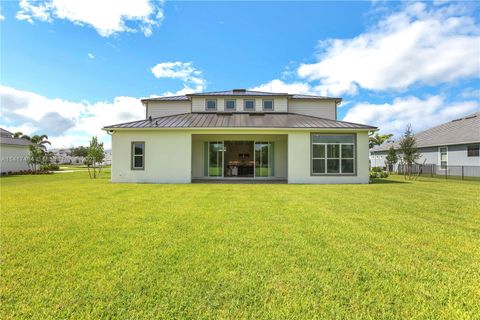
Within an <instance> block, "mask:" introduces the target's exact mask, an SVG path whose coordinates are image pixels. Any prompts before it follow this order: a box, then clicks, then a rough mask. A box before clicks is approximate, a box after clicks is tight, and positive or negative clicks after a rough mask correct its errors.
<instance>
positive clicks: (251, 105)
mask: <svg viewBox="0 0 480 320" xmlns="http://www.w3.org/2000/svg"><path fill="white" fill-rule="evenodd" d="M243 109H244V110H246V111H255V100H254V99H246V100H243Z"/></svg>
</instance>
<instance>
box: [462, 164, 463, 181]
mask: <svg viewBox="0 0 480 320" xmlns="http://www.w3.org/2000/svg"><path fill="white" fill-rule="evenodd" d="M462 180H463V166H462Z"/></svg>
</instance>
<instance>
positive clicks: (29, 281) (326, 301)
mask: <svg viewBox="0 0 480 320" xmlns="http://www.w3.org/2000/svg"><path fill="white" fill-rule="evenodd" d="M0 183H1V191H0V192H1V225H0V228H1V261H2V262H1V277H0V290H1V291H0V293H1V305H0V308H1V309H0V310H1V313H0V318H1V319H11V318H35V319H48V318H62V319H66V318H72V319H80V318H92V319H97V318H128V319H137V318H145V319H153V318H164V319H167V318H168V319H169V318H177V319H192V318H196V319H209V318H230V319H239V318H250V319H305V318H336V319H405V318H415V319H474V318H477V319H478V316H479V315H480V304H479V301H480V285H479V284H480V210H479V205H480V183H478V182H472V181H453V180H447V181H444V180H441V179H429V178H421V180H420V181H415V182H404V181H403V180H402V179H400V178H395V177H394V178H390V179H388V180H385V181H384V182H383V183H379V182H377V183H374V184H370V185H279V184H272V185H268V184H262V185H252V184H247V185H242V184H232V185H229V184H218V185H217V184H205V185H203V184H193V185H148V184H138V185H134V184H111V183H110V182H109V177H108V174H107V173H105V174H104V175H103V177H102V178H101V179H98V180H90V179H88V174H87V172H84V171H79V172H74V173H61V174H52V175H42V176H16V177H6V178H1V179H0Z"/></svg>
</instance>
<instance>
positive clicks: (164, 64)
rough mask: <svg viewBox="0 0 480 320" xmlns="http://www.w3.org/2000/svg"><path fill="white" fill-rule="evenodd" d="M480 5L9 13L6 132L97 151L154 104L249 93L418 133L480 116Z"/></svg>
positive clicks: (80, 7)
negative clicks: (314, 101) (332, 103)
mask: <svg viewBox="0 0 480 320" xmlns="http://www.w3.org/2000/svg"><path fill="white" fill-rule="evenodd" d="M478 17H480V3H476V2H473V1H469V2H453V1H429V2H414V1H408V2H387V1H378V0H377V1H364V2H362V1H352V2H348V1H332V2H325V1H319V2H312V1H310V2H287V1H282V2H273V1H269V2H232V1H212V2H201V1H195V2H185V1H163V2H160V1H154V0H104V1H98V0H82V1H76V0H35V1H33V0H21V1H19V2H17V1H0V35H1V39H0V41H1V42H0V45H1V46H0V62H1V63H0V67H1V69H0V80H1V81H0V102H1V104H0V127H2V128H5V129H7V130H9V131H12V132H17V131H21V132H23V133H25V134H29V135H33V134H47V135H48V136H49V140H50V141H51V142H52V147H56V148H58V147H72V146H78V145H87V144H88V141H89V140H90V138H91V137H92V136H98V137H99V138H100V140H101V141H103V142H104V143H105V146H106V147H107V148H108V147H110V145H111V141H110V136H109V135H107V134H106V133H105V132H103V131H102V130H101V128H102V127H103V126H105V125H110V124H115V123H120V122H126V121H134V120H140V119H142V118H144V117H145V108H144V107H143V106H142V104H141V103H140V99H141V98H145V97H154V96H163V95H178V94H185V93H193V92H205V91H218V90H230V89H233V88H247V89H255V90H261V91H271V92H282V93H283V92H288V93H300V94H315V95H325V96H333V97H341V98H343V102H342V105H341V106H340V108H339V109H338V119H341V120H345V121H351V122H358V123H364V124H370V125H375V126H378V127H379V128H380V132H381V133H393V134H394V135H395V136H396V137H398V136H399V135H401V133H402V132H403V131H404V130H405V127H406V126H407V125H408V124H411V125H412V127H413V130H414V131H415V132H419V131H422V130H425V129H427V128H429V127H432V126H434V125H437V124H441V123H443V122H447V121H450V120H453V119H456V118H459V117H462V116H465V115H468V114H471V113H474V112H478V111H479V110H480V24H479V18H478Z"/></svg>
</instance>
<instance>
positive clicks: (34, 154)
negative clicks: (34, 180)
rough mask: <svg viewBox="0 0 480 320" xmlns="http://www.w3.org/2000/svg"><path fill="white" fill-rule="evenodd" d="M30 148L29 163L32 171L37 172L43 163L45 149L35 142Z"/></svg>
mask: <svg viewBox="0 0 480 320" xmlns="http://www.w3.org/2000/svg"><path fill="white" fill-rule="evenodd" d="M28 148H29V149H30V155H29V157H28V165H29V166H30V168H31V169H32V171H35V172H36V171H37V169H38V168H39V167H40V165H42V164H43V162H44V159H45V150H43V149H42V148H40V147H39V146H37V145H34V144H31V145H29V146H28Z"/></svg>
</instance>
